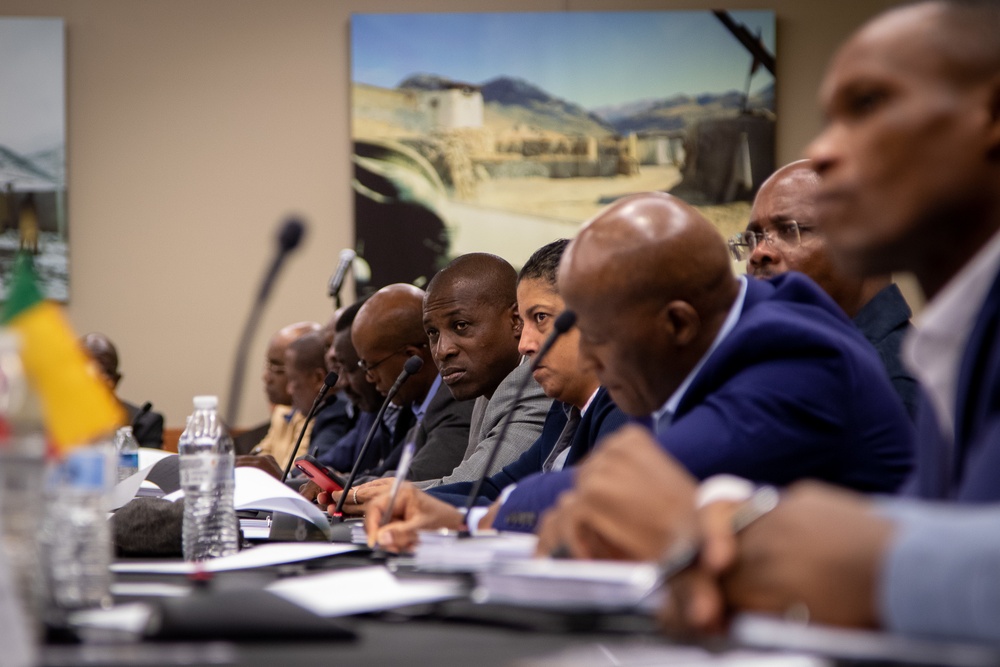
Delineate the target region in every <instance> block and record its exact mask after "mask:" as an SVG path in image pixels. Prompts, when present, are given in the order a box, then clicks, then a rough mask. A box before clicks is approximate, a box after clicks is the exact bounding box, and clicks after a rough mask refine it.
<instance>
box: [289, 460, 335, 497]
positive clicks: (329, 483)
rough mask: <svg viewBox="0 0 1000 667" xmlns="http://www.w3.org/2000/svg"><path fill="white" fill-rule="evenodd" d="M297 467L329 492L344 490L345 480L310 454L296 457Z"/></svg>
mask: <svg viewBox="0 0 1000 667" xmlns="http://www.w3.org/2000/svg"><path fill="white" fill-rule="evenodd" d="M295 467H296V468H298V469H299V470H301V471H302V472H303V473H304V474H305V476H306V477H308V478H309V479H311V480H312V481H314V482H316V484H318V485H319V488H321V489H323V490H324V491H326V492H327V493H333V492H334V491H342V490H343V489H344V480H343V479H341V477H340V476H339V475H336V474H334V473H333V472H331V471H330V470H328V469H327V467H326V466H325V465H323V464H322V463H320V462H319V461H317V460H316V459H315V458H314V457H313V456H311V455H309V454H306V455H305V456H303V457H302V458H300V459H296V461H295Z"/></svg>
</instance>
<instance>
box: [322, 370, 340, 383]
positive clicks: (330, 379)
mask: <svg viewBox="0 0 1000 667" xmlns="http://www.w3.org/2000/svg"><path fill="white" fill-rule="evenodd" d="M337 379H338V376H337V374H336V373H334V372H333V371H330V372H329V373H327V374H326V379H325V380H323V384H324V385H325V386H327V387H333V385H335V384H337Z"/></svg>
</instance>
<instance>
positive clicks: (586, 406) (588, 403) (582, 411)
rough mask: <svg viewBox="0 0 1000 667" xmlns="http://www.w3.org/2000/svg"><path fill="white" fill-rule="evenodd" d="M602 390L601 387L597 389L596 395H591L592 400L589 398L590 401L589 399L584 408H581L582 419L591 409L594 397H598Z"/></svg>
mask: <svg viewBox="0 0 1000 667" xmlns="http://www.w3.org/2000/svg"><path fill="white" fill-rule="evenodd" d="M600 390H601V388H600V387H598V388H597V389H595V390H594V393H593V394H591V395H590V398H588V399H587V402H586V403H584V404H583V407H582V408H580V416H581V417H582V416H583V415H585V414H587V408H589V407H590V404H591V403H593V402H594V397H595V396H597V392H599V391H600Z"/></svg>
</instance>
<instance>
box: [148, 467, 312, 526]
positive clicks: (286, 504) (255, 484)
mask: <svg viewBox="0 0 1000 667" xmlns="http://www.w3.org/2000/svg"><path fill="white" fill-rule="evenodd" d="M183 497H184V491H183V490H180V491H175V492H174V493H171V494H170V495H167V496H164V498H165V499H167V500H170V501H172V502H173V501H176V500H177V499H179V498H183ZM233 505H234V506H235V507H236V509H238V510H264V511H269V512H284V513H285V514H291V515H293V516H297V517H299V518H301V519H305V520H306V521H310V522H312V523H314V524H316V526H317V527H318V528H319V529H320V530H321V531H323V533H324V534H325V535H327V537H329V535H330V521H329V520H328V519H327V517H326V515H325V514H323V512H322V511H321V510H320V509H319V507H317V506H316V505H313V504H312V503H311V502H309V501H308V500H306V499H305V497H303V496H301V495H299V494H298V493H296V492H295V491H292V490H291V489H289V488H288V487H287V486H285V485H284V484H282V483H281V482H279V481H278V480H276V479H275V478H273V477H271V476H270V475H268V474H267V473H266V472H264V471H263V470H258V469H257V468H249V467H240V468H237V469H236V486H235V488H234V489H233Z"/></svg>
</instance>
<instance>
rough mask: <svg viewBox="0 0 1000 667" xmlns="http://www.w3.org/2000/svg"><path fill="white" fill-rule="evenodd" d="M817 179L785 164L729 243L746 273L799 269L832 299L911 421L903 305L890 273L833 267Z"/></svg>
mask: <svg viewBox="0 0 1000 667" xmlns="http://www.w3.org/2000/svg"><path fill="white" fill-rule="evenodd" d="M818 189H819V175H818V174H817V173H816V172H815V170H814V169H813V166H812V163H811V162H810V161H809V160H799V161H797V162H792V163H791V164H788V165H785V166H784V167H782V168H781V169H779V170H778V171H776V172H775V173H774V174H773V175H772V176H771V177H770V178H768V179H767V180H766V181H765V182H764V184H763V185H761V186H760V190H759V191H758V192H757V197H756V199H754V203H753V208H752V209H751V211H750V222H749V224H747V228H746V231H744V232H742V233H740V234H737V235H736V236H734V237H733V238H731V239H730V240H729V251H730V253H731V254H732V256H733V258H734V259H736V260H737V261H746V263H747V274H748V275H751V276H753V277H754V278H772V277H774V276H777V275H781V274H782V273H785V272H787V271H800V272H802V273H804V274H806V275H807V276H809V277H810V278H812V279H813V280H814V281H815V282H816V283H817V284H818V285H819V286H820V287H821V288H823V291H824V292H826V293H827V294H829V295H830V297H831V298H832V299H833V300H834V301H836V302H837V305H838V306H840V307H841V308H842V309H843V310H844V312H845V313H847V316H848V317H850V318H852V320H853V321H854V324H855V326H857V327H858V329H859V330H860V331H861V333H862V334H864V336H865V338H867V339H868V342H870V343H871V344H872V346H874V347H875V350H876V351H877V352H878V354H879V358H880V359H881V360H882V365H883V366H885V369H886V372H887V373H888V374H889V379H890V380H891V381H892V386H893V389H895V390H896V393H897V394H898V395H899V398H900V399H901V400H902V401H903V405H905V406H906V411H907V412H908V413H909V414H910V416H911V418H912V417H913V416H914V415H915V414H916V409H917V403H918V400H919V396H918V388H917V381H916V380H915V379H914V377H913V375H912V374H910V372H909V371H908V370H907V369H906V368H905V367H904V366H903V362H902V359H901V358H900V347H901V345H902V343H903V338H904V337H905V335H906V333H907V332H908V331H910V330H911V329H912V326H911V325H910V315H911V312H910V307H909V306H908V305H907V304H906V300H905V299H904V298H903V295H902V293H901V292H900V291H899V288H898V287H897V286H896V285H895V284H894V283H893V282H892V278H891V277H890V275H889V274H878V275H874V276H867V277H858V276H854V275H851V274H845V273H844V272H843V271H841V270H839V269H838V268H837V267H836V266H835V265H834V263H833V260H832V259H831V257H830V254H829V251H828V249H827V243H826V237H825V236H824V235H823V234H822V232H821V231H820V230H819V229H818V228H817V226H816V222H815V221H816V215H815V213H816V211H815V209H816V202H815V196H816V193H817V191H818Z"/></svg>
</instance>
